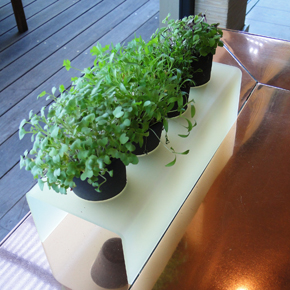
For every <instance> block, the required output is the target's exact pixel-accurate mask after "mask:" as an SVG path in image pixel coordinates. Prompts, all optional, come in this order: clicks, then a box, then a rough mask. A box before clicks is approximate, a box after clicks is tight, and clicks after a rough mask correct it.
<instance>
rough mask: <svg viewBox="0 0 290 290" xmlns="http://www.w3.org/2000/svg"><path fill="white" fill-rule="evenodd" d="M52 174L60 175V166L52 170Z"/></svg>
mask: <svg viewBox="0 0 290 290" xmlns="http://www.w3.org/2000/svg"><path fill="white" fill-rule="evenodd" d="M53 175H54V176H55V177H58V176H60V168H58V169H55V170H54V172H53Z"/></svg>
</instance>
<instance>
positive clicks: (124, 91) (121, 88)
mask: <svg viewBox="0 0 290 290" xmlns="http://www.w3.org/2000/svg"><path fill="white" fill-rule="evenodd" d="M120 90H121V91H122V92H123V93H128V91H127V90H126V88H125V86H124V84H123V83H120Z"/></svg>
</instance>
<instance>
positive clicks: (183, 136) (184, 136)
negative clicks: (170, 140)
mask: <svg viewBox="0 0 290 290" xmlns="http://www.w3.org/2000/svg"><path fill="white" fill-rule="evenodd" d="M188 135H189V133H188V134H187V135H182V134H178V136H179V137H181V138H186V137H188Z"/></svg>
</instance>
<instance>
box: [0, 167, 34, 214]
mask: <svg viewBox="0 0 290 290" xmlns="http://www.w3.org/2000/svg"><path fill="white" fill-rule="evenodd" d="M35 184H36V181H35V180H34V179H33V176H32V174H31V173H30V172H28V171H26V170H20V168H19V165H17V166H15V167H13V168H12V170H11V171H9V172H8V173H7V174H6V175H5V176H4V177H3V178H2V179H1V182H0V192H1V203H0V219H1V218H2V217H3V216H4V215H5V214H6V213H7V212H8V211H9V210H10V209H11V208H12V207H13V206H14V205H15V204H16V203H17V202H18V201H19V200H20V199H21V198H22V197H23V196H24V195H25V194H26V192H27V191H29V190H30V188H32V187H33V186H34V185H35Z"/></svg>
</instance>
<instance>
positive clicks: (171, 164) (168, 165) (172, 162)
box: [165, 157, 176, 167]
mask: <svg viewBox="0 0 290 290" xmlns="http://www.w3.org/2000/svg"><path fill="white" fill-rule="evenodd" d="M175 163H176V157H175V158H174V160H173V161H171V162H169V163H168V164H166V165H165V167H170V166H173V165H174V164H175Z"/></svg>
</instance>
